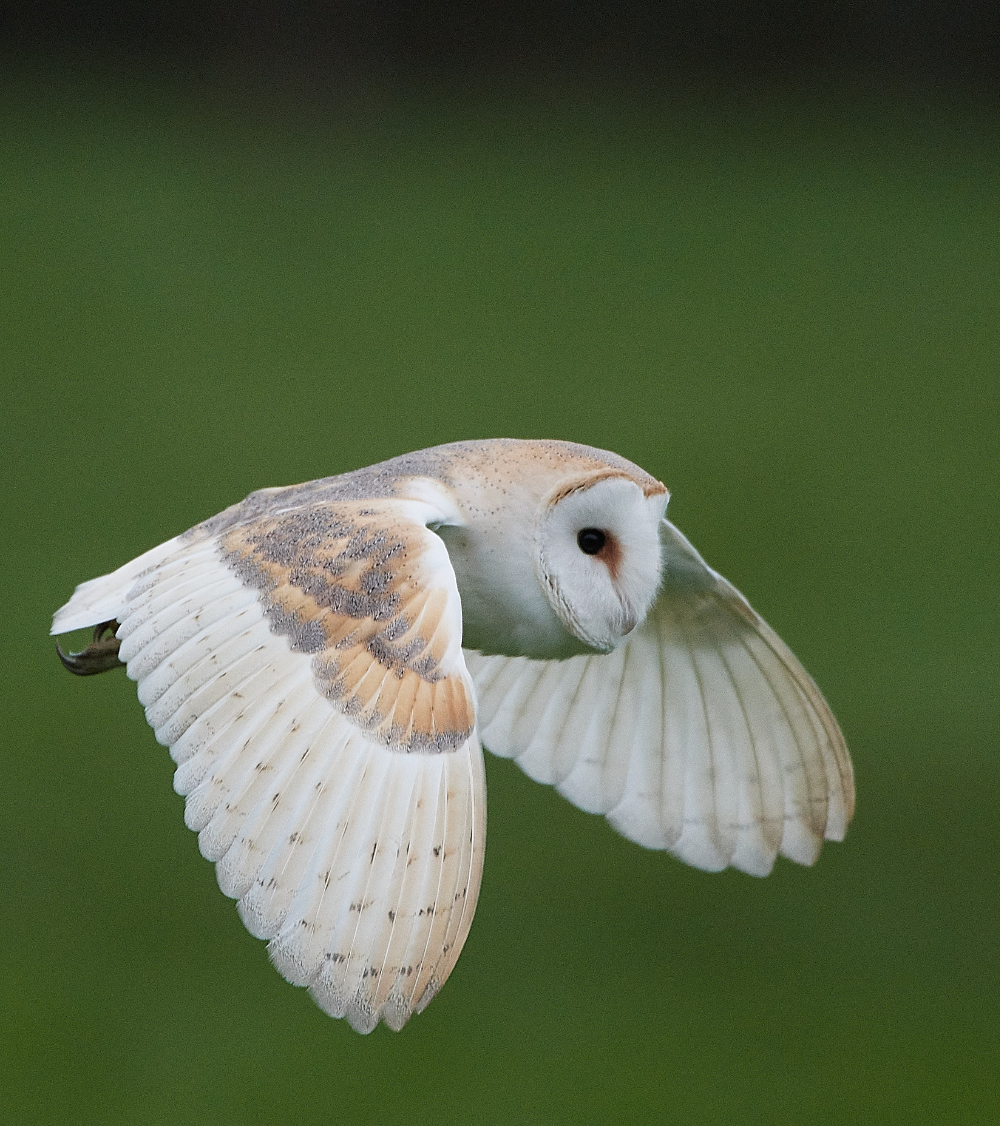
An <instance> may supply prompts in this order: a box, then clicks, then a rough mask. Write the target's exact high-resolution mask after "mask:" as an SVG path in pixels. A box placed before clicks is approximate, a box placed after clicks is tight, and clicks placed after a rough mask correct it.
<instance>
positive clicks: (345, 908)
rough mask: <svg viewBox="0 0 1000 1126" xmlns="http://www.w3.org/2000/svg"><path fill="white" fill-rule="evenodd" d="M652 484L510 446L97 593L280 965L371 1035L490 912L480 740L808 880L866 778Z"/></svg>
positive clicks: (391, 1022) (242, 902) (94, 584)
mask: <svg viewBox="0 0 1000 1126" xmlns="http://www.w3.org/2000/svg"><path fill="white" fill-rule="evenodd" d="M667 496H668V494H667V490H666V488H665V487H664V486H663V485H662V484H661V483H660V482H659V481H657V480H656V479H655V478H653V477H651V476H649V474H647V473H645V472H644V471H643V470H641V469H640V468H639V467H638V466H636V465H633V464H632V463H631V462H628V461H626V460H625V459H624V458H621V457H618V456H617V455H616V454H613V453H608V452H607V451H604V450H596V449H591V448H590V447H588V446H581V445H575V444H573V443H569V442H554V441H553V442H543V441H517V440H513V439H495V440H492V441H482V442H457V443H454V444H451V445H446V446H438V447H435V448H434V449H429V450H422V451H419V452H417V453H412V454H406V455H404V456H403V457H398V458H394V459H392V460H391V461H387V462H383V463H381V464H379V465H375V466H372V467H370V468H367V469H360V470H357V471H355V472H353V473H346V474H343V475H342V476H339V477H328V478H324V479H322V480H319V481H310V482H308V483H306V484H303V485H293V486H290V487H288V488H278V489H263V490H261V491H259V492H256V493H252V494H251V495H250V496H249V497H247V499H246V500H244V501H242V502H241V503H240V504H236V505H234V506H233V507H231V508H228V509H226V510H225V511H224V512H222V513H220V514H219V515H218V516H214V517H212V518H211V519H209V520H206V521H204V522H203V523H201V524H197V525H196V526H195V527H194V528H191V529H190V530H189V531H187V532H185V533H184V534H183V535H180V536H177V537H176V538H175V539H172V540H169V541H168V542H167V543H164V544H161V545H160V546H159V547H156V548H153V550H152V551H148V552H146V553H145V554H144V555H141V556H139V558H138V559H135V560H133V561H132V562H131V563H127V564H125V566H124V567H121V568H119V569H118V570H117V571H114V572H113V573H112V574H110V575H104V576H102V577H101V578H98V579H93V580H91V581H90V582H86V583H83V584H82V585H81V586H79V587H77V589H76V592H75V593H74V595H73V597H72V598H71V599H70V601H69V602H68V603H67V604H66V605H65V606H64V607H63V608H62V609H61V610H59V611H58V612H57V613H56V615H55V619H54V622H53V626H52V632H53V633H54V634H61V633H66V632H69V631H71V630H76V629H80V628H83V627H89V626H93V627H95V629H94V642H93V644H92V645H90V646H89V647H88V648H87V649H85V650H84V651H83V652H81V653H76V654H70V655H68V656H67V655H66V654H62V653H61V651H60V655H61V656H62V658H63V660H64V662H65V663H66V665H67V667H69V668H70V669H71V670H72V671H74V672H77V673H80V674H84V675H86V674H90V673H96V672H102V671H105V670H106V669H110V668H113V667H116V666H119V665H122V664H124V665H125V666H126V668H127V671H128V675H129V676H130V677H131V678H132V679H133V680H135V681H137V683H138V687H139V699H140V701H141V702H142V704H143V705H144V706H145V709H146V717H147V719H148V720H149V723H150V725H151V726H152V727H153V729H154V732H155V734H156V738H157V740H158V741H159V742H161V743H163V744H164V745H166V746H167V747H169V748H170V753H171V755H172V757H173V758H174V761H175V762H176V763H177V771H176V773H175V775H174V786H175V788H176V789H177V791H178V793H180V794H183V795H184V796H185V797H186V799H187V800H186V807H185V821H186V822H187V824H188V826H189V827H190V828H192V829H194V830H196V831H197V832H198V834H199V846H200V848H201V851H202V853H203V855H204V856H206V857H207V858H208V859H210V860H213V861H215V863H216V865H217V868H216V872H217V876H218V879H219V885H220V887H221V888H222V890H223V891H224V892H225V893H226V894H227V895H230V896H232V897H233V898H235V899H237V900H238V906H239V911H240V915H241V917H242V919H243V921H244V923H245V924H246V926H247V927H248V929H249V930H250V931H251V932H252V933H253V934H255V935H257V936H259V937H261V938H266V939H268V940H269V946H268V950H269V953H270V955H271V959H272V961H273V962H274V964H275V965H276V966H277V968H278V969H279V970H280V971H281V973H282V974H284V976H285V977H286V978H287V979H288V980H289V981H291V982H293V983H295V984H297V985H303V986H307V987H308V988H309V991H310V993H311V994H312V996H313V997H314V998H315V999H316V1001H317V1002H318V1004H319V1005H320V1006H321V1007H322V1008H323V1009H324V1010H325V1011H326V1012H328V1013H329V1014H330V1015H331V1016H335V1017H346V1018H347V1019H348V1020H349V1021H350V1023H351V1025H352V1026H353V1027H354V1028H356V1029H357V1030H358V1031H360V1032H368V1031H371V1029H373V1028H374V1027H375V1025H376V1024H377V1023H378V1022H379V1020H382V1021H384V1022H385V1023H386V1024H387V1025H388V1026H389V1027H390V1028H394V1029H398V1028H401V1027H402V1025H403V1024H404V1023H405V1022H406V1021H407V1019H408V1018H409V1017H410V1015H411V1014H412V1013H414V1012H420V1011H422V1010H423V1009H424V1008H425V1007H426V1006H427V1004H429V1002H430V1001H431V999H432V998H433V997H434V995H435V993H436V992H437V990H438V989H439V988H440V987H441V985H442V984H443V982H444V981H445V979H446V978H447V976H448V974H449V973H450V972H451V969H452V967H453V966H454V964H455V961H456V959H457V958H458V955H459V952H460V951H461V949H462V945H463V943H464V942H465V938H466V935H467V934H468V931H469V926H470V924H471V922H472V915H473V912H474V911H475V906H476V899H477V897H478V894H479V882H480V876H481V873H482V865H483V847H484V843H485V831H486V792H485V775H484V770H483V760H482V750H481V744H480V740H482V743H483V744H485V746H486V747H487V748H488V749H489V750H491V751H493V752H494V753H496V754H499V755H503V756H506V757H510V758H514V759H515V760H516V761H517V762H518V763H519V764H520V765H521V766H522V767H523V769H524V770H525V771H526V772H527V773H528V774H529V775H530V776H531V777H532V778H536V779H537V780H538V781H540V782H545V783H548V784H551V785H555V786H556V787H557V788H558V789H559V791H560V793H562V794H564V795H565V796H566V797H567V798H569V800H570V801H572V802H573V803H574V804H576V805H578V806H579V807H580V808H581V809H585V810H588V811H590V812H594V813H603V814H605V815H606V816H607V817H608V819H609V821H610V822H611V824H612V825H613V826H614V827H615V828H616V829H617V830H618V831H619V832H620V833H622V834H623V835H624V836H626V837H628V838H629V839H631V840H634V841H637V842H638V843H639V844H641V845H644V846H646V847H647V848H661V849H669V850H670V851H671V852H673V853H675V854H676V855H677V856H679V857H680V858H681V859H682V860H684V861H686V862H687V863H689V864H693V865H695V866H697V867H699V868H704V869H707V870H709V871H717V870H720V869H723V868H726V867H729V866H733V867H736V868H740V869H742V870H744V871H746V872H750V873H753V874H754V875H766V874H767V872H769V871H770V869H771V867H772V865H773V864H774V860H775V857H776V856H777V855H778V854H779V853H780V854H781V855H783V856H786V857H789V858H790V859H792V860H795V861H798V862H799V863H802V864H811V863H812V862H813V861H814V860H815V859H816V857H817V855H818V853H819V848H820V844H821V842H822V840H823V838H824V837H826V838H830V839H834V840H840V839H842V837H843V835H844V833H845V831H846V828H847V825H848V822H849V821H850V818H851V814H852V812H853V803H854V795H853V785H852V779H851V764H850V759H849V757H848V754H847V749H846V747H845V745H844V741H843V737H842V736H841V734H840V730H839V728H838V727H837V723H836V721H835V720H834V718H833V715H832V714H831V712H830V710H829V708H828V707H827V705H826V702H825V701H824V699H823V697H822V695H821V694H820V692H819V689H818V688H817V687H816V685H815V684H814V683H813V681H812V680H811V679H810V677H809V675H808V674H807V673H806V671H805V670H804V669H803V668H802V666H801V665H800V664H799V662H798V661H797V660H796V659H795V657H794V656H793V655H792V653H791V651H790V650H789V649H788V648H787V647H786V646H785V645H784V644H783V643H782V641H781V640H780V639H779V638H778V637H777V635H776V634H775V633H774V632H773V631H772V630H771V629H770V628H769V627H768V626H767V625H766V623H765V622H764V621H763V620H762V619H761V618H760V617H759V616H758V615H757V614H756V613H755V612H754V611H753V610H752V609H751V608H750V606H749V604H748V603H747V602H746V601H745V600H744V599H743V597H742V596H741V595H740V594H739V593H738V592H737V591H736V590H735V589H734V588H733V587H732V586H730V585H729V584H728V583H727V582H726V581H725V579H723V578H722V577H721V576H720V575H718V574H716V573H715V572H714V571H712V570H711V569H710V568H709V567H708V566H707V564H705V562H704V561H703V560H702V559H701V557H700V556H699V555H698V553H697V552H696V551H695V550H694V548H693V547H692V546H691V545H690V544H689V543H688V541H687V540H686V539H685V538H684V536H682V535H681V533H680V532H679V531H678V530H677V529H676V528H675V527H673V525H672V524H670V523H669V521H667V520H666V519H665V518H664V511H665V508H666V503H667Z"/></svg>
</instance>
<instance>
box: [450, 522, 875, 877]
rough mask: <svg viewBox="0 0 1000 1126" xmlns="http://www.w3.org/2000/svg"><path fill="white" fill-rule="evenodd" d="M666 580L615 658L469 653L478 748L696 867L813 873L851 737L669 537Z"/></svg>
mask: <svg viewBox="0 0 1000 1126" xmlns="http://www.w3.org/2000/svg"><path fill="white" fill-rule="evenodd" d="M661 541H662V544H663V560H664V577H663V585H662V587H661V591H660V594H659V596H658V598H657V601H656V603H655V604H654V606H653V608H652V610H651V611H650V613H649V615H648V617H647V618H646V621H645V622H644V623H643V624H642V625H641V626H639V627H638V628H637V629H636V630H635V631H634V632H633V633H632V634H631V635H630V636H629V637H628V638H627V639H626V641H625V642H624V643H623V644H622V645H620V646H619V647H618V648H617V649H615V650H614V651H613V652H611V653H607V654H600V655H594V656H580V657H571V658H569V659H567V660H562V661H536V660H531V659H529V658H526V657H502V656H483V655H482V654H479V653H471V652H467V654H466V664H467V666H468V668H469V671H470V672H471V673H472V676H473V679H474V681H475V684H476V690H477V693H478V697H479V721H480V732H481V735H482V740H483V744H484V745H485V746H486V747H487V749H488V750H491V751H493V752H494V754H498V755H502V756H504V757H506V758H513V759H515V760H516V761H517V763H518V764H519V765H520V766H521V767H522V768H523V769H524V771H525V772H526V773H527V774H529V775H530V776H531V777H532V778H534V779H536V780H537V781H539V782H543V783H547V784H551V785H554V786H555V787H556V788H557V789H558V790H559V792H560V793H561V794H563V796H564V797H566V798H568V799H569V800H570V801H571V802H573V803H574V804H575V805H577V806H579V807H580V808H581V809H584V810H587V811H588V812H592V813H603V814H606V816H607V817H608V820H609V821H610V822H611V824H612V825H613V826H614V827H615V829H617V830H618V831H619V832H620V833H621V834H622V835H623V836H625V837H628V838H629V839H630V840H633V841H636V842H637V843H639V844H641V845H644V846H646V847H647V848H665V849H669V850H670V851H671V852H673V853H675V854H676V855H677V856H678V857H680V858H681V859H682V860H684V861H686V862H687V863H689V864H692V865H694V866H695V867H698V868H704V869H707V870H709V871H718V870H721V869H723V868H726V867H728V866H730V865H731V866H733V867H736V868H741V869H743V871H746V872H750V873H752V874H753V875H766V874H767V873H768V872H769V871H770V870H771V867H772V865H773V864H774V860H775V857H776V855H777V854H778V853H780V854H781V855H783V856H786V857H788V858H789V859H791V860H795V861H797V862H799V863H800V864H812V863H813V861H815V859H816V857H817V856H818V854H819V849H820V845H821V843H822V841H823V838H824V837H826V838H829V839H832V840H841V839H842V838H843V835H844V833H845V831H846V829H847V825H848V822H849V821H850V818H851V815H852V813H853V809H854V790H853V783H852V775H851V762H850V758H849V756H848V753H847V748H846V746H845V744H844V739H843V736H842V735H841V733H840V729H839V728H838V726H837V722H836V720H835V719H834V717H833V715H832V713H831V712H830V709H829V707H828V706H827V704H826V701H825V700H824V699H823V697H822V695H821V694H820V691H819V689H818V688H817V687H816V685H815V683H814V682H813V680H812V679H811V678H810V676H809V674H808V673H807V672H806V671H805V669H804V668H803V667H802V665H801V664H800V663H799V662H798V660H796V658H795V656H794V655H793V654H792V652H791V650H789V648H788V647H787V646H786V645H785V644H784V642H782V640H781V639H780V638H779V637H778V636H777V634H775V633H774V631H773V630H772V629H771V628H770V627H769V626H768V625H767V623H766V622H764V621H763V619H761V618H760V616H759V615H758V614H757V613H756V612H755V611H754V610H753V609H752V608H751V607H750V605H749V603H747V601H746V600H745V599H744V598H743V596H742V595H741V594H740V593H739V592H738V591H737V590H736V589H735V588H734V587H733V586H731V585H730V584H729V583H728V582H726V580H725V579H724V578H722V576H721V575H718V574H717V573H716V572H715V571H713V570H712V569H711V568H710V567H709V566H708V565H707V564H706V563H705V562H704V560H703V559H702V558H701V556H700V555H699V554H698V553H697V551H695V549H694V548H693V547H692V546H691V544H690V543H688V541H687V540H686V539H685V538H684V536H683V535H682V534H681V533H680V532H679V531H678V530H677V529H676V528H675V527H674V526H673V525H672V524H670V523H669V522H668V521H666V520H665V521H664V522H663V526H662V535H661Z"/></svg>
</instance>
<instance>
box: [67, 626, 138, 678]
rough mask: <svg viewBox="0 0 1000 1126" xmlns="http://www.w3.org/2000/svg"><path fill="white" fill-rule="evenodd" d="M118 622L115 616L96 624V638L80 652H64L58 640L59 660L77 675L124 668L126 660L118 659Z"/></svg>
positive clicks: (119, 643)
mask: <svg viewBox="0 0 1000 1126" xmlns="http://www.w3.org/2000/svg"><path fill="white" fill-rule="evenodd" d="M118 624H119V623H118V622H117V621H115V619H114V618H112V619H111V621H110V622H101V624H100V625H96V626H94V640H93V641H91V643H90V644H89V645H88V646H87V648H86V649H81V650H80V652H79V653H64V652H63V651H62V648H61V647H60V645H59V642H58V641H57V642H56V652H57V653H58V654H59V660H60V661H62V663H63V664H64V665H65V666H66V668H68V669H69V671H70V672H71V673H75V674H76V675H77V676H96V675H97V674H98V673H99V672H108V670H109V669H123V668H124V667H125V662H124V661H119V660H118V647H119V645H121V642H120V641H119V640H118V638H117V637H115V632H116V631H117V629H118Z"/></svg>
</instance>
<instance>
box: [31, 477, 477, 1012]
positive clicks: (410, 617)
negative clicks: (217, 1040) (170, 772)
mask: <svg viewBox="0 0 1000 1126" xmlns="http://www.w3.org/2000/svg"><path fill="white" fill-rule="evenodd" d="M446 516H447V513H446V512H442V511H440V510H439V509H438V508H436V507H435V506H434V504H432V503H429V502H418V501H414V500H407V501H404V500H398V499H385V498H380V499H375V500H365V501H358V502H354V501H350V502H344V501H340V502H335V503H330V502H326V503H323V502H318V501H315V500H314V501H312V502H309V501H308V499H307V500H306V502H305V503H299V504H293V505H291V506H290V507H286V508H278V509H277V510H274V509H271V510H266V511H264V512H262V513H258V514H256V515H254V516H253V517H252V518H250V519H245V520H242V521H238V522H235V523H230V524H224V525H223V527H222V528H221V530H219V529H218V527H217V526H212V525H211V523H209V524H207V525H203V526H201V527H200V528H196V529H193V530H192V532H191V533H188V534H186V535H185V536H182V537H179V538H178V539H176V540H173V541H171V542H170V543H169V544H165V545H163V547H162V548H161V549H154V551H153V552H151V553H147V556H146V557H144V558H145V560H146V566H145V567H144V568H139V569H138V572H137V569H136V566H135V565H127V566H126V567H124V568H122V569H121V571H119V572H115V574H113V575H109V576H105V577H104V578H103V579H97V580H94V581H93V582H91V583H88V584H84V585H83V586H82V587H81V588H80V589H79V590H78V592H77V595H75V596H74V598H73V599H72V600H71V601H70V603H69V604H68V605H67V606H66V607H64V608H63V610H62V611H60V613H59V614H58V615H57V617H56V623H55V626H54V629H53V632H64V631H65V630H68V629H73V628H79V627H80V626H82V625H88V624H94V623H96V622H97V621H103V620H107V619H109V618H115V617H117V619H118V621H119V622H120V623H121V626H120V628H119V630H118V637H119V639H120V641H121V648H120V650H119V657H120V659H121V660H122V661H124V662H125V663H126V664H127V668H128V675H129V676H130V677H131V678H132V679H133V680H136V681H137V682H138V685H139V699H140V700H141V702H142V703H143V704H144V705H145V708H146V717H147V719H148V720H149V723H150V724H151V726H152V727H153V728H154V730H155V732H156V738H157V739H158V740H159V741H160V742H161V743H163V744H165V745H166V746H168V747H170V751H171V755H172V757H173V758H174V760H175V761H176V762H177V764H178V766H177V771H176V774H175V776H174V785H175V788H176V789H177V791H178V792H179V793H181V794H183V795H185V796H186V798H187V803H186V808H185V820H186V822H187V824H188V826H189V827H190V828H192V829H194V830H196V831H197V832H198V834H199V845H200V848H201V851H202V853H203V855H204V856H206V857H207V858H208V859H209V860H213V861H215V862H216V864H217V875H218V879H219V884H220V886H221V887H222V890H223V891H224V892H225V893H226V894H227V895H230V896H232V897H233V898H235V899H237V900H239V911H240V915H241V917H242V918H243V921H244V922H245V923H246V925H247V927H248V929H249V930H250V931H251V932H252V933H253V934H255V935H257V936H259V937H261V938H266V939H269V940H270V945H269V948H268V949H269V953H270V955H271V958H272V960H273V962H274V964H275V965H276V966H277V968H278V969H279V970H280V971H281V972H282V973H283V974H284V975H285V977H286V978H288V980H289V981H291V982H293V983H295V984H297V985H304V986H307V987H308V988H309V990H310V992H311V993H312V995H313V996H314V997H315V999H316V1000H317V1002H318V1003H319V1004H320V1006H321V1007H322V1008H323V1009H324V1010H325V1011H326V1012H328V1013H330V1015H331V1016H337V1017H341V1016H346V1017H347V1019H348V1020H349V1021H350V1023H351V1024H352V1026H353V1027H354V1028H356V1029H357V1030H358V1031H361V1032H368V1031H370V1030H371V1029H372V1028H374V1027H375V1025H376V1024H377V1023H378V1021H379V1019H382V1020H384V1021H385V1023H386V1024H388V1025H389V1026H390V1027H391V1028H400V1027H401V1026H402V1025H403V1024H404V1023H405V1022H406V1020H407V1019H408V1018H409V1016H410V1015H411V1013H413V1012H415V1011H420V1010H422V1009H423V1008H424V1007H425V1006H426V1005H427V1004H428V1003H429V1002H430V1000H431V998H432V997H433V996H434V994H435V993H436V991H437V989H438V988H439V987H440V986H441V984H442V983H443V982H444V980H445V979H446V978H447V976H448V974H449V973H450V971H451V969H452V967H453V966H454V964H455V961H456V959H457V958H458V954H459V952H460V950H461V948H462V944H463V943H464V941H465V938H466V935H467V934H468V930H469V926H470V924H471V921H472V915H473V912H474V910H475V905H476V899H477V896H478V893H479V881H480V875H481V872H482V862H483V844H484V837H485V783H484V775H483V764H482V752H481V749H480V745H479V741H478V738H477V736H476V733H475V714H474V693H473V689H472V684H471V681H470V679H469V676H468V673H467V671H466V668H465V664H464V660H463V656H462V650H461V635H462V620H461V604H460V601H459V595H458V590H457V587H456V585H455V577H454V573H453V571H452V569H451V564H450V562H449V559H448V554H447V551H446V549H445V547H444V544H443V543H442V542H441V540H440V539H438V537H437V536H435V535H434V534H433V533H432V532H430V531H429V530H428V528H427V525H428V524H430V523H434V522H436V521H440V520H441V519H444V518H446ZM95 615H96V616H95ZM85 619H89V620H85Z"/></svg>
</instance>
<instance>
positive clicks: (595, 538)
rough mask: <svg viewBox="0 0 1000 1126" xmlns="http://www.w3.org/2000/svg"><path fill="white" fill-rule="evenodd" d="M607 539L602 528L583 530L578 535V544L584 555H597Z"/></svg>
mask: <svg viewBox="0 0 1000 1126" xmlns="http://www.w3.org/2000/svg"><path fill="white" fill-rule="evenodd" d="M607 538H608V537H607V536H606V535H605V534H604V533H603V532H602V531H601V529H600V528H581V529H580V531H579V532H577V534H576V542H577V543H578V544H579V546H580V550H581V551H582V552H583V554H584V555H596V554H597V553H598V552H599V551H600V550H601V548H602V547H603V546H604V543H605V541H606V540H607Z"/></svg>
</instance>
